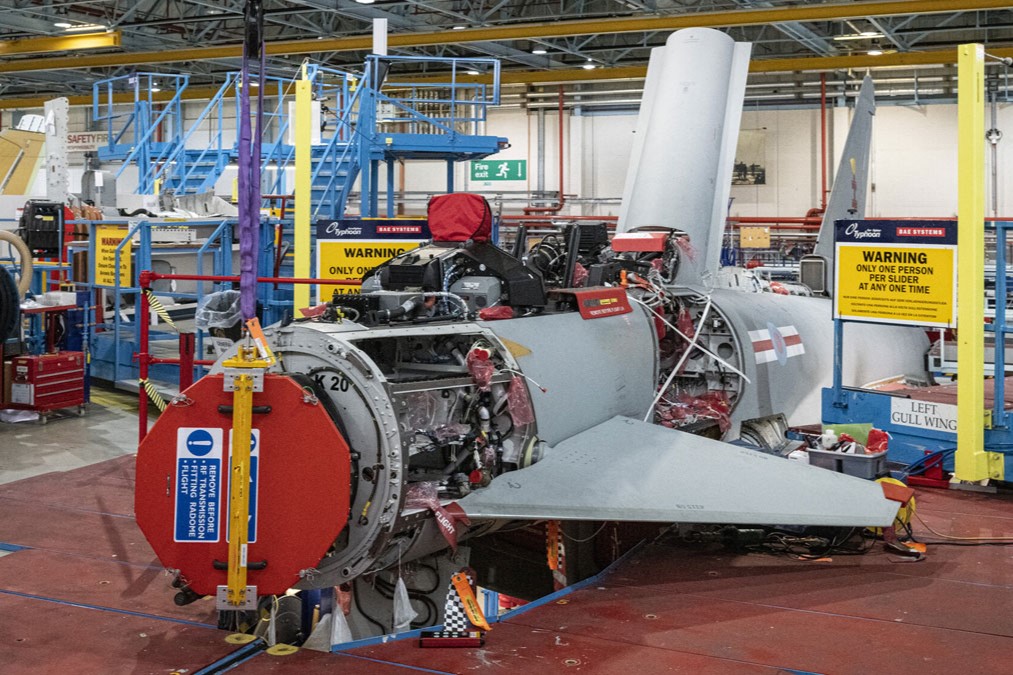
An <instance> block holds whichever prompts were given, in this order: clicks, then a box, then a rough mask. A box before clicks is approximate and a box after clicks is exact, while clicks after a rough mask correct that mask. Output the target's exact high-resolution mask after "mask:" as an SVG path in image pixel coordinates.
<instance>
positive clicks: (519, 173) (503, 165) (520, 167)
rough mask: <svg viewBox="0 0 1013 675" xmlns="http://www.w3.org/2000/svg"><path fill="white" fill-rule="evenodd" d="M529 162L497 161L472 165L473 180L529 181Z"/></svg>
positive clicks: (486, 161)
mask: <svg viewBox="0 0 1013 675" xmlns="http://www.w3.org/2000/svg"><path fill="white" fill-rule="evenodd" d="M527 178H528V160H526V159H496V160H482V161H479V162H472V163H471V180H527Z"/></svg>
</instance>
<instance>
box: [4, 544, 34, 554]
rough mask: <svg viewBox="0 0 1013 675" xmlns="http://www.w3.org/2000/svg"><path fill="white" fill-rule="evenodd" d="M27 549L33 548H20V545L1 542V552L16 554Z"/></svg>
mask: <svg viewBox="0 0 1013 675" xmlns="http://www.w3.org/2000/svg"><path fill="white" fill-rule="evenodd" d="M26 548H31V546H20V545H18V544H9V543H7V542H6V541H0V551H8V552H10V553H14V552H16V551H24V550H25V549H26Z"/></svg>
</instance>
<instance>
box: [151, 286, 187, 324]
mask: <svg viewBox="0 0 1013 675" xmlns="http://www.w3.org/2000/svg"><path fill="white" fill-rule="evenodd" d="M144 294H145V295H146V296H148V305H150V306H151V308H152V309H153V310H155V314H157V315H158V318H160V319H161V320H162V321H164V322H165V323H167V324H169V325H170V326H172V327H173V329H174V330H175V331H176V332H177V333H178V332H179V328H176V323H175V322H174V321H173V320H172V317H170V316H169V312H167V311H165V307H163V306H162V303H161V301H159V299H158V298H156V297H155V294H154V293H152V292H151V289H150V288H148V289H145V290H144ZM143 320H144V321H147V320H148V319H147V317H144V319H143Z"/></svg>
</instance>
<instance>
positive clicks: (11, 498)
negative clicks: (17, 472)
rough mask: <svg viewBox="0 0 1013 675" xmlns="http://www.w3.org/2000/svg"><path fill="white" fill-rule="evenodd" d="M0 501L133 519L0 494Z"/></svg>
mask: <svg viewBox="0 0 1013 675" xmlns="http://www.w3.org/2000/svg"><path fill="white" fill-rule="evenodd" d="M0 499H6V500H8V501H12V502H22V503H24V504H34V505H37V506H45V507H46V508H49V509H55V510H58V511H75V512H77V513H92V514H95V515H99V516H109V517H110V518H129V519H130V520H133V519H134V515H133V514H132V513H109V512H108V511H96V510H95V509H82V508H80V507H78V506H65V505H63V504H52V503H50V502H44V501H39V500H38V499H25V498H23V497H10V496H8V495H5V494H0Z"/></svg>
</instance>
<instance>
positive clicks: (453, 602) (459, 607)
mask: <svg viewBox="0 0 1013 675" xmlns="http://www.w3.org/2000/svg"><path fill="white" fill-rule="evenodd" d="M465 574H466V576H467V577H468V583H470V584H474V583H475V580H474V579H473V578H472V576H471V575H470V574H467V573H465ZM473 628H474V627H473V626H472V625H471V622H470V621H468V615H467V614H466V613H465V611H464V603H463V602H461V595H460V593H458V592H457V589H456V588H455V587H454V584H453V582H451V583H450V590H449V591H448V592H447V604H446V605H444V607H443V630H445V631H468V630H472V629H473Z"/></svg>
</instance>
